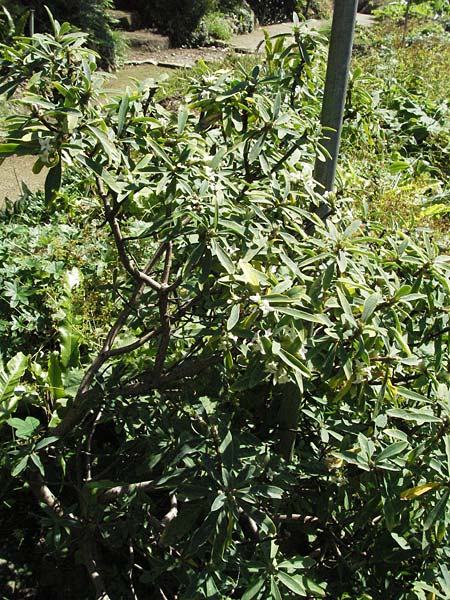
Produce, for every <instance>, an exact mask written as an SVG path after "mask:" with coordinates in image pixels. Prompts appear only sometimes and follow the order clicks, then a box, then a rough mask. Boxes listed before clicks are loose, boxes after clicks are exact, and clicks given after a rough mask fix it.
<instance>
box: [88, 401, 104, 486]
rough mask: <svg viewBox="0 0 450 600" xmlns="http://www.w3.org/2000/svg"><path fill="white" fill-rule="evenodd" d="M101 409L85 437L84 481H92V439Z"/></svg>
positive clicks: (101, 408) (100, 415) (101, 412)
mask: <svg viewBox="0 0 450 600" xmlns="http://www.w3.org/2000/svg"><path fill="white" fill-rule="evenodd" d="M103 409H104V407H103V406H102V407H100V408H99V410H98V411H97V416H96V417H95V419H94V420H93V422H92V427H91V430H90V431H89V434H88V436H87V440H86V451H85V455H86V473H85V476H84V481H91V479H92V461H91V445H92V438H93V437H94V433H95V429H96V427H97V423H98V422H99V421H100V419H101V418H102V414H103Z"/></svg>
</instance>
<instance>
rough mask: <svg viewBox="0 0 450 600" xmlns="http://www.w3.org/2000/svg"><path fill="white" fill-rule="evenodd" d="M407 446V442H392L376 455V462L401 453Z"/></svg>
mask: <svg viewBox="0 0 450 600" xmlns="http://www.w3.org/2000/svg"><path fill="white" fill-rule="evenodd" d="M407 447H408V443H407V442H394V443H393V444H391V445H390V446H388V447H387V448H385V449H384V450H383V451H382V452H381V453H380V454H379V455H378V456H377V457H376V462H377V463H378V462H382V461H383V460H388V459H389V458H394V457H395V456H398V455H399V454H402V453H403V452H404V451H405V450H406V448H407Z"/></svg>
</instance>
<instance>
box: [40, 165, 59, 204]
mask: <svg viewBox="0 0 450 600" xmlns="http://www.w3.org/2000/svg"><path fill="white" fill-rule="evenodd" d="M61 178H62V167H61V161H60V160H58V162H57V163H56V165H55V166H54V167H52V168H51V169H50V171H49V172H48V173H47V177H46V178H45V186H44V187H45V200H46V201H47V202H50V201H51V200H53V199H54V197H55V196H56V193H57V192H58V191H59V188H60V187H61Z"/></svg>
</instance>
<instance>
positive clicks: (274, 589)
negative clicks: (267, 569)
mask: <svg viewBox="0 0 450 600" xmlns="http://www.w3.org/2000/svg"><path fill="white" fill-rule="evenodd" d="M270 593H271V596H269V597H270V600H283V597H282V595H281V592H280V588H279V587H278V585H277V582H276V580H275V577H274V576H273V575H272V576H271V578H270Z"/></svg>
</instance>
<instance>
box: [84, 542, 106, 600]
mask: <svg viewBox="0 0 450 600" xmlns="http://www.w3.org/2000/svg"><path fill="white" fill-rule="evenodd" d="M83 558H84V564H85V567H86V569H87V572H88V575H89V579H90V580H91V582H92V584H93V586H94V588H95V598H96V600H110V597H109V596H108V593H107V591H106V587H105V584H104V583H103V578H102V576H101V574H100V571H99V569H98V565H97V562H98V561H97V560H96V557H95V546H94V542H93V540H92V539H85V540H84V543H83Z"/></svg>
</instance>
